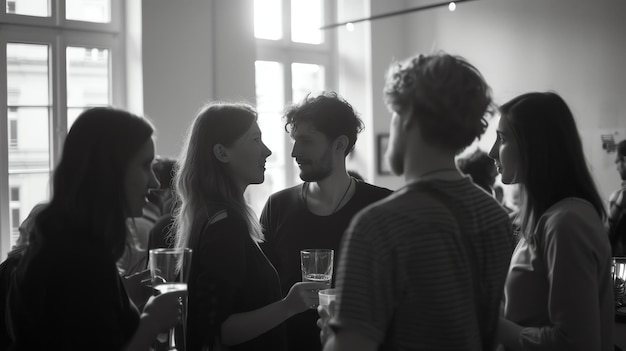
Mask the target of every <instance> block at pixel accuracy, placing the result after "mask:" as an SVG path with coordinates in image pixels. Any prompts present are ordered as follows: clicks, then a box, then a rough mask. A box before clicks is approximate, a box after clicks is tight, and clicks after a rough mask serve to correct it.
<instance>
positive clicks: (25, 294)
mask: <svg viewBox="0 0 626 351" xmlns="http://www.w3.org/2000/svg"><path fill="white" fill-rule="evenodd" d="M152 134H153V127H152V126H151V124H150V123H149V122H148V121H147V120H146V119H144V118H142V117H139V116H136V115H133V114H131V113H129V112H126V111H123V110H119V109H113V108H104V107H98V108H92V109H88V110H86V111H85V112H83V113H82V114H81V115H80V116H79V117H78V118H77V119H76V121H75V122H74V124H73V126H72V128H71V129H70V131H69V133H68V135H67V137H66V139H65V143H64V145H63V151H62V155H61V160H60V162H59V164H58V165H57V166H56V169H55V171H54V178H53V186H52V198H51V200H50V203H49V204H48V205H46V207H45V208H44V209H43V210H42V211H41V213H39V214H38V215H37V217H36V219H35V228H34V230H33V231H32V233H31V234H30V238H29V245H28V248H27V249H26V252H25V253H24V256H23V258H22V260H21V262H20V265H19V266H18V267H17V269H16V271H15V274H14V276H13V281H12V283H11V288H10V289H11V291H10V292H9V298H8V299H9V301H8V303H7V306H8V308H9V310H10V311H9V316H10V318H9V320H10V323H9V324H10V325H9V329H10V331H11V332H10V334H11V335H12V338H13V341H14V345H15V346H14V347H15V349H17V350H35V349H36V350H42V349H51V348H53V349H63V350H122V349H128V350H148V348H149V347H150V344H151V343H152V342H153V341H154V340H155V338H156V336H157V335H158V333H160V332H162V331H165V330H167V328H169V327H171V326H173V325H175V324H176V323H177V322H178V321H179V318H180V304H179V300H178V298H179V297H180V296H182V294H183V293H166V294H162V295H159V296H156V297H153V298H151V300H149V301H148V303H147V305H146V307H145V308H144V310H143V312H142V313H141V314H140V313H139V311H138V310H137V308H136V307H135V306H134V305H133V303H132V302H131V301H130V300H129V298H128V295H127V293H126V290H125V289H124V285H123V282H122V280H121V277H120V275H119V273H118V269H117V267H116V261H117V260H118V259H119V258H120V257H121V255H122V254H123V252H124V248H125V244H126V236H127V235H128V233H127V229H126V224H125V223H126V219H127V218H130V217H137V216H140V215H141V211H142V207H143V204H144V202H145V201H146V199H145V198H146V195H147V193H148V190H149V189H150V188H155V187H157V186H158V182H157V181H156V179H155V176H154V173H153V172H152V170H151V163H152V160H153V158H154V142H153V140H152Z"/></svg>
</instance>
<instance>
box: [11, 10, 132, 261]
mask: <svg viewBox="0 0 626 351" xmlns="http://www.w3.org/2000/svg"><path fill="white" fill-rule="evenodd" d="M5 1H6V7H5V8H4V9H3V10H4V11H3V12H0V26H1V27H2V30H1V31H0V62H1V63H2V67H3V69H2V70H1V71H0V81H1V83H0V84H3V85H4V86H5V87H6V90H5V89H3V90H0V91H6V94H5V95H3V96H0V110H1V111H5V113H2V114H1V116H2V118H1V120H0V135H1V136H2V140H0V252H1V254H2V256H1V257H0V259H3V258H4V257H5V254H6V253H7V252H8V250H9V249H10V248H11V247H12V246H13V245H14V244H15V241H16V239H17V236H16V235H17V233H16V232H15V230H14V229H15V228H17V227H18V226H19V224H20V223H21V221H23V220H24V217H26V216H27V215H28V214H29V213H30V210H31V209H32V208H33V207H34V206H35V205H36V204H37V203H40V202H44V201H47V200H48V199H49V195H50V194H49V191H50V189H49V183H50V182H49V180H50V175H51V172H52V170H53V168H54V165H55V164H56V163H57V161H58V158H59V155H60V151H61V146H62V144H63V140H64V139H65V135H66V134H67V131H68V130H69V128H70V127H71V125H72V123H73V122H74V120H75V119H76V117H77V116H78V115H79V114H80V113H81V112H82V111H84V110H85V109H86V108H89V107H93V106H106V105H118V106H124V105H125V101H124V95H125V94H124V91H123V89H124V86H123V82H122V81H121V79H120V77H121V73H122V72H123V59H122V58H123V57H124V53H123V52H121V50H122V47H123V45H122V44H123V42H122V38H123V34H124V33H123V32H122V29H121V28H122V26H121V25H120V24H121V22H122V19H123V15H124V14H123V11H122V2H121V1H120V0H5ZM5 128H6V129H5ZM8 189H11V192H10V193H11V195H8V194H9V191H8ZM13 189H19V195H20V196H19V197H18V198H17V199H15V198H14V197H13V196H12V195H13ZM11 234H13V235H11Z"/></svg>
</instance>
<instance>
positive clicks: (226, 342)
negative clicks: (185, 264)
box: [175, 103, 323, 351]
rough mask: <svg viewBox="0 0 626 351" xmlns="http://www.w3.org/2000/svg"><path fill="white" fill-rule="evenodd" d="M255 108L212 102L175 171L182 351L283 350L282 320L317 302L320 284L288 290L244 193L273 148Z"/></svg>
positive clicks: (197, 121) (262, 173)
mask: <svg viewBox="0 0 626 351" xmlns="http://www.w3.org/2000/svg"><path fill="white" fill-rule="evenodd" d="M256 120H257V112H256V111H255V110H254V109H253V108H252V107H251V106H249V105H247V104H242V103H237V104H233V103H213V104H208V105H206V106H204V107H203V108H202V109H201V110H200V112H199V113H198V114H197V116H196V117H195V119H194V121H193V123H192V126H191V128H190V130H189V133H188V135H187V137H186V140H185V144H184V146H183V149H182V151H181V153H180V158H179V165H178V170H177V172H176V177H175V183H176V194H177V196H178V197H179V205H180V208H179V209H178V211H177V215H176V222H175V223H176V247H179V248H186V247H188V248H191V249H192V250H193V257H192V261H191V268H190V275H189V282H188V284H189V285H188V286H189V300H188V302H189V305H188V306H189V307H188V316H187V350H201V349H204V348H205V347H209V348H210V349H213V348H216V349H218V350H219V349H220V347H222V346H227V347H228V349H229V350H232V351H236V350H274V351H281V350H286V337H285V333H284V328H283V326H282V323H283V322H284V321H285V320H286V319H288V318H289V317H291V316H293V315H295V314H298V313H300V312H302V311H305V310H306V309H307V307H308V306H311V305H312V304H314V303H315V301H317V299H318V297H317V291H318V290H319V289H320V288H322V287H323V285H322V284H321V283H297V284H294V285H293V286H291V287H290V289H289V291H288V292H287V294H286V296H284V298H283V294H282V292H281V288H280V282H279V278H278V274H277V273H276V270H275V269H274V267H273V266H272V264H271V263H270V262H269V261H268V259H267V258H266V257H265V255H264V254H263V252H262V251H261V249H260V247H259V243H260V242H261V241H262V240H263V233H262V231H261V226H260V224H259V222H258V220H257V218H256V216H255V215H254V213H253V211H252V209H251V208H250V206H249V205H248V204H247V203H246V202H245V199H244V196H243V194H244V191H245V190H246V188H247V187H248V185H250V184H260V183H262V182H263V180H264V179H265V162H266V159H267V157H268V156H270V154H271V151H270V150H269V149H268V148H267V147H266V146H265V144H264V143H263V141H262V139H261V131H260V129H259V126H258V124H257V122H256Z"/></svg>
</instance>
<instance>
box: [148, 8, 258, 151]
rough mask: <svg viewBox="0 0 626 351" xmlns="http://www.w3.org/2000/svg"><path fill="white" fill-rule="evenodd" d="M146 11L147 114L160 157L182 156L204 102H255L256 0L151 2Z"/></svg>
mask: <svg viewBox="0 0 626 351" xmlns="http://www.w3.org/2000/svg"><path fill="white" fill-rule="evenodd" d="M142 7H143V9H142V14H143V18H142V21H143V25H142V28H143V37H142V39H143V53H142V54H143V79H144V84H143V90H144V92H143V93H144V112H145V114H146V115H147V116H148V117H150V118H151V119H152V120H153V122H154V124H155V127H156V129H157V153H158V154H161V155H166V156H177V155H178V153H179V151H180V147H181V144H182V141H183V139H184V136H185V133H186V131H187V128H188V127H189V125H190V124H191V121H192V120H193V117H194V116H195V114H196V112H197V111H198V109H199V108H200V107H201V106H202V105H203V104H204V103H206V102H208V101H211V100H230V101H242V100H245V101H248V102H251V103H254V99H255V91H254V56H255V47H254V41H253V40H254V39H253V38H254V35H253V30H254V26H253V20H252V19H253V6H252V0H213V1H207V0H185V1H184V2H179V1H169V0H147V1H143V3H142Z"/></svg>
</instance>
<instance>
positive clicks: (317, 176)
mask: <svg viewBox="0 0 626 351" xmlns="http://www.w3.org/2000/svg"><path fill="white" fill-rule="evenodd" d="M307 166H308V167H311V170H310V171H305V170H303V169H300V179H302V180H304V181H305V182H319V181H320V180H324V179H326V177H328V176H329V175H330V174H331V173H332V172H333V161H332V155H331V152H330V150H327V151H326V152H325V153H324V154H323V155H322V157H320V159H319V161H318V162H312V163H310V164H308V165H306V166H305V167H307Z"/></svg>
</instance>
